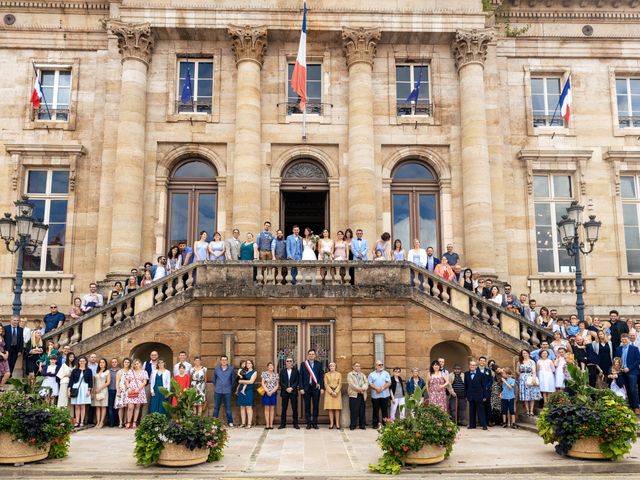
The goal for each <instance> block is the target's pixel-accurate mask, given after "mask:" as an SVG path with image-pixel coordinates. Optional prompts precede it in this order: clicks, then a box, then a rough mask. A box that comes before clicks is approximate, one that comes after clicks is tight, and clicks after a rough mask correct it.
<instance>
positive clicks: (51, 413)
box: [0, 377, 73, 463]
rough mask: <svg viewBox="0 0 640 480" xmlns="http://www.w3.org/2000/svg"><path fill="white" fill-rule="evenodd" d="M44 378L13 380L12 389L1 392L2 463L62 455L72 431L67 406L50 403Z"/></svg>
mask: <svg viewBox="0 0 640 480" xmlns="http://www.w3.org/2000/svg"><path fill="white" fill-rule="evenodd" d="M42 380H43V378H42V377H39V378H36V379H35V380H33V379H32V380H30V379H25V380H23V381H20V380H17V379H10V380H9V383H10V384H11V385H12V386H13V390H10V391H7V392H4V393H2V394H0V463H27V462H35V461H38V460H43V459H45V458H62V457H66V456H67V454H68V453H69V440H70V438H71V432H72V431H73V422H72V421H71V415H70V414H69V410H67V409H66V408H59V407H56V406H55V405H49V403H48V402H47V393H48V392H46V391H45V390H46V388H45V389H44V390H43V388H42Z"/></svg>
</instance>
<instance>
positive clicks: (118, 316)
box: [44, 264, 199, 348]
mask: <svg viewBox="0 0 640 480" xmlns="http://www.w3.org/2000/svg"><path fill="white" fill-rule="evenodd" d="M198 266H199V265H198V264H192V265H190V266H188V267H187V268H183V269H181V270H180V271H179V272H175V273H173V274H171V275H168V276H166V277H164V278H162V279H161V280H158V281H156V282H154V283H153V284H151V285H149V286H146V287H144V288H139V289H138V290H136V291H134V292H132V293H130V294H129V295H125V296H124V297H122V298H119V299H118V300H117V301H115V302H113V303H109V304H107V305H104V306H103V307H100V308H98V309H95V310H93V311H91V312H89V313H87V314H86V315H83V316H82V317H80V318H78V319H76V320H74V321H72V322H67V323H65V324H64V325H63V326H62V327H60V328H58V329H56V330H52V331H51V332H49V333H47V334H46V335H45V336H44V338H45V339H49V338H51V339H53V341H54V342H56V343H57V344H58V345H59V346H60V347H61V348H62V347H64V346H66V345H69V346H73V345H75V344H76V343H78V342H81V341H82V340H85V339H87V338H89V337H92V336H93V335H97V334H98V333H100V332H102V331H104V330H106V329H108V328H111V327H113V326H115V325H117V324H119V323H121V322H123V321H124V320H127V319H129V318H131V317H133V316H134V315H136V314H138V313H141V312H144V311H146V310H149V309H150V308H152V307H154V306H155V305H158V304H160V303H162V302H164V301H166V300H168V299H169V298H172V297H175V296H177V295H179V294H180V293H182V292H184V291H186V290H189V289H191V288H193V286H194V284H195V279H196V273H195V272H196V268H197V267H198Z"/></svg>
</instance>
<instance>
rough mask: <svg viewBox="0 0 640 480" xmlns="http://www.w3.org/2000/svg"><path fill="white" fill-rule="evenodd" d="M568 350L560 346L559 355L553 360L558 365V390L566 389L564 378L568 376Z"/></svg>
mask: <svg viewBox="0 0 640 480" xmlns="http://www.w3.org/2000/svg"><path fill="white" fill-rule="evenodd" d="M566 353H567V350H566V349H565V348H564V347H560V348H558V357H557V358H556V359H555V360H554V361H553V364H554V366H555V367H556V391H558V392H562V391H564V379H565V378H566V370H567V359H566V357H565V354H566Z"/></svg>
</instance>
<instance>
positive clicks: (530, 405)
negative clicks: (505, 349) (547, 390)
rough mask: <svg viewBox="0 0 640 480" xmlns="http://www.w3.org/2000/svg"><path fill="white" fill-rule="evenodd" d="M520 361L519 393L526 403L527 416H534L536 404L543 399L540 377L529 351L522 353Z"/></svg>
mask: <svg viewBox="0 0 640 480" xmlns="http://www.w3.org/2000/svg"><path fill="white" fill-rule="evenodd" d="M519 360H520V361H519V362H518V366H517V370H516V371H517V373H518V391H519V392H520V401H521V402H524V406H525V407H526V410H527V415H529V416H530V417H532V416H533V415H534V404H535V402H537V401H538V400H540V399H541V398H542V394H541V393H540V386H539V382H538V375H537V372H536V362H534V361H533V359H532V358H531V355H530V354H529V351H528V350H521V351H520V359H519Z"/></svg>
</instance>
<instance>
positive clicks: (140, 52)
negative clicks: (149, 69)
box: [102, 19, 154, 65]
mask: <svg viewBox="0 0 640 480" xmlns="http://www.w3.org/2000/svg"><path fill="white" fill-rule="evenodd" d="M102 26H103V27H105V28H106V29H107V30H109V31H110V32H111V33H112V34H113V35H115V36H116V37H118V50H119V51H120V54H121V55H122V61H124V60H126V59H128V58H135V59H137V60H140V61H141V62H142V63H144V64H145V65H149V63H150V62H151V54H152V53H153V45H154V38H153V32H152V31H151V24H149V23H126V22H121V21H120V20H106V19H105V20H102Z"/></svg>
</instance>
